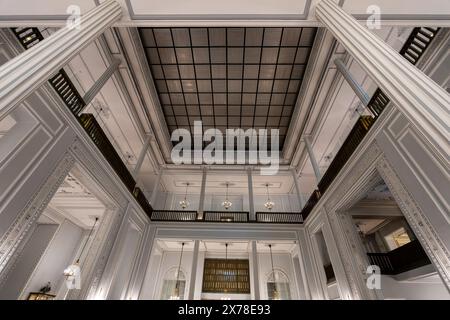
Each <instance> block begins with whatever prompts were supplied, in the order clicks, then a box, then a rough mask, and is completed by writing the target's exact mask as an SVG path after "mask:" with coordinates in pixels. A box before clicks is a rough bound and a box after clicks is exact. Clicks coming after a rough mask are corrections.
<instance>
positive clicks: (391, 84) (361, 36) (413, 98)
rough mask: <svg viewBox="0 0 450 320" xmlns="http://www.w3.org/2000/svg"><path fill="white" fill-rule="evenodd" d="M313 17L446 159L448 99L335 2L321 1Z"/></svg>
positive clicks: (438, 88)
mask: <svg viewBox="0 0 450 320" xmlns="http://www.w3.org/2000/svg"><path fill="white" fill-rule="evenodd" d="M316 17H317V18H318V19H319V21H321V22H322V23H323V25H324V26H325V27H327V29H328V30H329V31H330V32H331V33H332V34H333V35H334V36H335V37H336V39H337V40H338V41H339V42H340V43H341V44H342V45H343V46H344V47H345V49H346V50H347V51H348V52H349V53H350V54H351V55H352V57H353V58H355V60H356V61H358V63H359V64H360V65H361V67H362V68H363V69H364V70H365V71H366V72H367V73H368V74H369V76H370V77H371V78H372V79H373V80H374V81H375V82H376V83H377V85H378V86H379V87H380V88H381V89H382V90H383V92H384V93H386V94H387V95H388V97H389V98H390V99H391V101H392V102H393V104H394V105H395V106H396V107H397V108H398V109H399V110H400V111H401V112H402V113H403V114H404V115H405V116H406V117H407V118H408V120H409V121H410V122H411V123H413V124H414V125H415V126H416V127H417V129H418V130H419V131H420V132H421V133H422V134H423V136H424V137H426V138H427V140H428V141H429V142H430V143H431V144H432V145H433V146H434V148H435V150H437V151H438V152H439V153H441V156H442V157H444V158H448V157H449V153H450V152H449V148H448V140H449V129H448V119H449V115H448V114H449V106H450V95H449V94H448V93H447V92H446V91H445V90H444V89H443V88H442V87H440V86H439V85H438V84H436V83H435V82H434V81H433V80H431V79H430V78H429V77H427V76H426V75H425V74H424V73H423V72H421V71H420V70H419V69H417V68H416V67H415V66H413V65H412V64H411V63H410V62H408V61H407V60H406V59H405V58H403V57H402V56H401V55H400V54H399V53H398V52H396V51H395V50H394V49H393V48H391V47H390V46H389V45H387V44H386V43H385V42H384V41H383V40H381V39H380V38H379V37H377V36H376V35H375V34H374V33H372V32H371V31H370V30H368V29H367V28H366V27H365V26H364V25H362V24H360V23H359V22H358V21H357V20H356V19H355V18H353V17H352V16H351V15H350V14H348V13H347V12H345V11H344V10H343V9H342V8H340V7H339V6H338V5H337V4H336V3H335V2H333V1H331V0H322V1H321V2H320V3H319V4H318V5H317V6H316Z"/></svg>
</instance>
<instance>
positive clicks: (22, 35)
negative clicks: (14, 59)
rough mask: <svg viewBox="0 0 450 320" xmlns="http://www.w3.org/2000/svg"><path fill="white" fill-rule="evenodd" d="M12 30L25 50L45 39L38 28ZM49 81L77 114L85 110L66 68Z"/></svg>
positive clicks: (84, 104)
mask: <svg viewBox="0 0 450 320" xmlns="http://www.w3.org/2000/svg"><path fill="white" fill-rule="evenodd" d="M11 30H12V31H13V33H14V34H15V35H16V37H17V39H18V40H19V42H20V43H21V44H22V46H23V47H24V48H25V50H28V49H30V48H31V47H32V46H34V45H36V44H38V43H39V42H40V41H42V40H44V37H43V36H42V34H41V32H40V31H39V29H38V28H12V29H11ZM49 83H50V85H51V86H52V87H53V89H55V91H56V93H57V94H58V95H59V97H60V98H61V99H62V100H63V101H64V103H65V105H66V106H67V107H68V108H69V109H70V111H72V113H73V114H74V115H75V116H78V115H79V114H80V113H81V112H82V111H83V109H84V107H85V106H86V103H85V102H84V100H83V98H82V97H81V95H80V94H79V93H78V90H77V89H76V88H75V86H74V84H73V83H72V81H71V80H70V78H69V76H68V75H67V73H66V72H65V71H64V69H61V70H59V71H58V72H57V73H56V75H55V76H53V78H51V79H50V80H49Z"/></svg>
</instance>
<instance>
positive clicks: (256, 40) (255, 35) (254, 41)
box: [245, 28, 263, 46]
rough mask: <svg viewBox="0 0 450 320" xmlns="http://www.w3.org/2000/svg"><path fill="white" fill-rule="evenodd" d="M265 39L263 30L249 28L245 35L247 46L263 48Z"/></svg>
mask: <svg viewBox="0 0 450 320" xmlns="http://www.w3.org/2000/svg"><path fill="white" fill-rule="evenodd" d="M262 37H263V28H247V30H246V34H245V45H246V46H261V45H262Z"/></svg>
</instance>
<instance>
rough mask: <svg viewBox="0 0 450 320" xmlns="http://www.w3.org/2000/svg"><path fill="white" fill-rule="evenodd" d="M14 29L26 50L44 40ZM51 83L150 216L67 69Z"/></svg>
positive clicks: (32, 30)
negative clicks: (86, 111)
mask: <svg viewBox="0 0 450 320" xmlns="http://www.w3.org/2000/svg"><path fill="white" fill-rule="evenodd" d="M11 30H12V32H13V33H14V34H15V35H16V37H17V39H18V40H19V42H20V43H21V44H22V46H23V47H24V48H25V50H27V49H29V48H31V47H32V46H34V45H36V44H38V43H39V42H40V41H42V40H44V37H43V36H42V34H41V32H40V31H39V29H38V28H12V29H11ZM49 83H50V85H51V86H52V87H53V88H54V89H55V91H56V93H57V94H58V95H59V97H60V98H61V99H62V101H63V102H64V104H65V105H66V106H67V108H69V110H70V111H71V112H72V114H73V115H74V116H75V117H76V118H77V119H78V120H79V122H80V124H81V125H82V126H83V128H84V129H85V130H86V132H87V133H88V135H89V136H90V137H91V139H92V141H93V142H94V144H95V145H96V146H97V147H98V149H99V150H100V152H101V153H102V154H103V156H104V157H105V159H106V160H107V161H108V162H109V164H110V165H111V166H112V167H113V169H114V171H115V172H116V173H117V175H118V176H119V177H120V179H121V180H122V182H123V183H124V184H125V186H126V187H127V189H128V190H129V191H130V192H131V193H132V194H133V196H134V197H135V198H136V200H137V202H138V203H139V204H140V206H141V207H142V209H143V210H144V211H145V212H146V213H147V215H148V216H150V215H151V213H152V207H151V205H150V204H149V203H148V201H147V198H146V197H145V195H144V194H143V193H142V190H141V189H139V188H135V186H136V182H135V181H134V178H133V176H132V175H131V174H130V172H129V171H128V168H127V167H126V166H125V164H124V163H123V161H122V159H121V158H120V156H119V155H118V154H117V152H116V150H115V149H114V147H113V146H112V144H111V142H110V141H109V139H108V137H107V136H106V134H105V133H104V132H103V130H102V128H101V127H100V125H99V124H98V123H97V120H95V118H94V116H93V115H92V114H81V112H82V111H83V109H84V107H85V106H86V103H85V102H84V100H83V98H82V97H81V95H80V94H79V92H78V90H77V89H76V87H75V86H74V84H73V83H72V81H71V80H70V78H69V76H68V75H67V73H66V72H65V71H64V69H61V70H59V71H58V72H57V73H56V75H55V76H54V77H52V78H51V79H50V80H49Z"/></svg>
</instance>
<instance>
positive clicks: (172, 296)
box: [169, 242, 184, 300]
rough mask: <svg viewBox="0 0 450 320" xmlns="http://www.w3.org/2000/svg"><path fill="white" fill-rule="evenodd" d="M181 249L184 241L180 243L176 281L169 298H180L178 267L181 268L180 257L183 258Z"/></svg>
mask: <svg viewBox="0 0 450 320" xmlns="http://www.w3.org/2000/svg"><path fill="white" fill-rule="evenodd" d="M183 249H184V242H182V243H181V254H180V261H179V262H178V269H177V281H176V282H175V288H174V289H173V294H172V295H171V296H170V298H169V300H180V268H181V259H182V258H183Z"/></svg>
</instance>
